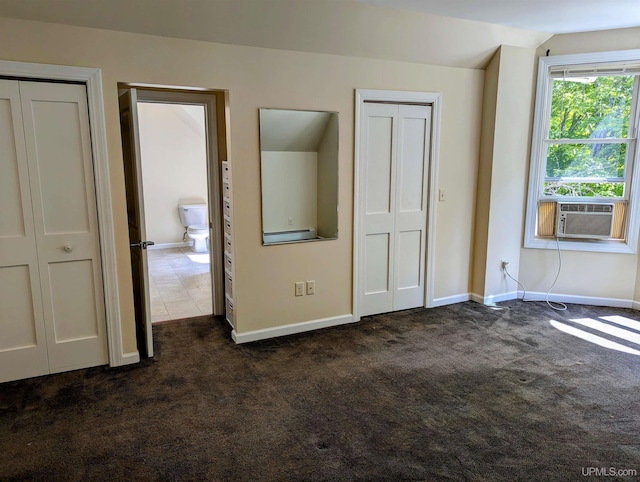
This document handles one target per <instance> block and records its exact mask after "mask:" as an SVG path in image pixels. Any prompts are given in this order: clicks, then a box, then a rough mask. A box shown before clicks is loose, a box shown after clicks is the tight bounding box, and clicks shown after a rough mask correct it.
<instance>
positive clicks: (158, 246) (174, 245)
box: [147, 241, 192, 251]
mask: <svg viewBox="0 0 640 482" xmlns="http://www.w3.org/2000/svg"><path fill="white" fill-rule="evenodd" d="M191 244H192V243H190V242H186V241H181V242H179V243H156V244H154V245H153V246H147V251H154V250H156V249H168V248H188V247H190V246H191Z"/></svg>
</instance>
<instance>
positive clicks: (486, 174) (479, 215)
mask: <svg viewBox="0 0 640 482" xmlns="http://www.w3.org/2000/svg"><path fill="white" fill-rule="evenodd" d="M500 56H501V51H500V50H499V51H498V52H496V54H495V55H494V56H493V58H492V59H491V62H489V65H487V68H486V70H485V73H484V95H483V104H482V131H481V141H480V158H479V165H478V180H477V188H476V213H475V214H476V218H475V230H474V239H473V266H472V276H471V292H472V293H475V294H476V295H477V296H479V297H484V278H485V274H486V264H487V242H488V238H489V207H490V201H491V171H492V169H493V147H494V126H495V123H496V103H497V100H498V76H499V74H500Z"/></svg>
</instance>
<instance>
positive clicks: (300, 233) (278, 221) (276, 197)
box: [260, 109, 338, 244]
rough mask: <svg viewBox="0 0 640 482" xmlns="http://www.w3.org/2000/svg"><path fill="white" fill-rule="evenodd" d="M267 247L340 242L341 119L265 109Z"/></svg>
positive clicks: (263, 161) (263, 173)
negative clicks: (339, 165) (305, 242)
mask: <svg viewBox="0 0 640 482" xmlns="http://www.w3.org/2000/svg"><path fill="white" fill-rule="evenodd" d="M260 173H261V186H262V242H263V244H280V243H292V242H302V241H318V240H327V239H336V238H337V237H338V113H337V112H323V111H303V110H283V109H260Z"/></svg>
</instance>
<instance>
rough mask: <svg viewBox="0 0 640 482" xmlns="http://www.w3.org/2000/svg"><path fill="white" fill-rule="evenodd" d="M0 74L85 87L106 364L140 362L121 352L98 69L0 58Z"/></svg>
mask: <svg viewBox="0 0 640 482" xmlns="http://www.w3.org/2000/svg"><path fill="white" fill-rule="evenodd" d="M0 76H3V77H8V78H13V77H15V78H21V79H32V80H53V81H56V80H57V81H67V82H80V83H82V84H84V85H85V86H86V88H87V104H88V108H89V130H90V133H91V153H92V155H93V169H94V174H93V176H94V183H95V190H96V205H97V211H98V212H97V215H98V224H99V230H98V238H99V240H100V258H101V259H100V261H101V267H102V283H103V291H104V293H103V294H104V306H105V319H106V324H107V346H108V353H109V365H110V366H121V365H128V364H130V363H137V362H139V361H140V356H139V354H138V352H137V351H136V352H132V353H123V343H122V324H121V317H120V316H121V315H120V296H119V292H118V279H117V268H116V241H115V230H114V222H113V211H112V204H111V182H110V176H109V157H108V154H107V130H106V125H105V111H104V100H103V99H104V98H103V91H102V73H101V70H100V69H98V68H91V67H70V66H65V65H52V64H36V63H28V62H14V61H6V60H0Z"/></svg>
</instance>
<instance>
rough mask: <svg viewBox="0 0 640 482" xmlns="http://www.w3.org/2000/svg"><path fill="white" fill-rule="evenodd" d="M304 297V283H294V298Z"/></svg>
mask: <svg viewBox="0 0 640 482" xmlns="http://www.w3.org/2000/svg"><path fill="white" fill-rule="evenodd" d="M302 295H304V283H303V282H302V281H296V296H302Z"/></svg>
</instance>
